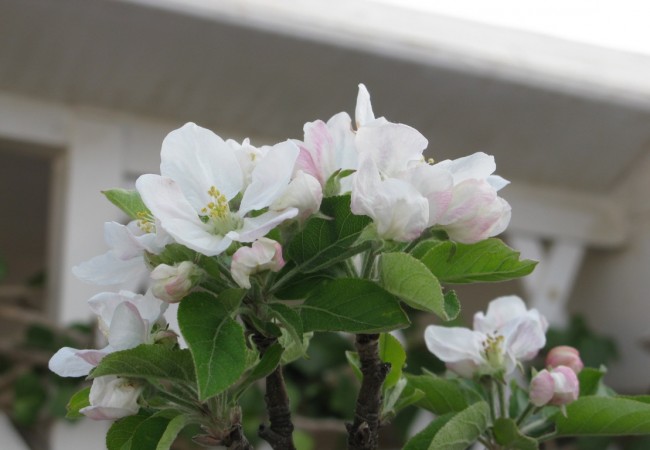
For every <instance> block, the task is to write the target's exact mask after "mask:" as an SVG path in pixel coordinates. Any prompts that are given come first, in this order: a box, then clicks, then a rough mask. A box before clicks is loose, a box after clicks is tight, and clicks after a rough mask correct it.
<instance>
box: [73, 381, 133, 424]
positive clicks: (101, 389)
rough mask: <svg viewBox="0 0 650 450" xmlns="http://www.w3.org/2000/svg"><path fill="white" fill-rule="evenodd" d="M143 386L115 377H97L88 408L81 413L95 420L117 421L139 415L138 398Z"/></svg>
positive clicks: (92, 387)
mask: <svg viewBox="0 0 650 450" xmlns="http://www.w3.org/2000/svg"><path fill="white" fill-rule="evenodd" d="M142 389H143V386H142V385H141V384H140V383H138V382H137V381H135V380H131V379H128V378H120V377H117V376H115V375H106V376H102V377H97V378H95V379H94V380H93V384H92V385H91V386H90V395H89V396H88V400H89V401H90V406H86V407H85V408H82V409H80V410H79V412H80V413H81V414H83V415H85V416H86V417H89V418H91V419H94V420H115V419H120V418H122V417H126V416H132V415H134V414H137V413H138V411H139V410H140V406H139V405H138V397H140V394H141V393H142Z"/></svg>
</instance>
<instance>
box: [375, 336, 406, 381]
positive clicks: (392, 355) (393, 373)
mask: <svg viewBox="0 0 650 450" xmlns="http://www.w3.org/2000/svg"><path fill="white" fill-rule="evenodd" d="M379 358H380V359H381V360H382V361H383V362H386V363H390V372H388V375H387V376H386V379H385V380H384V384H383V386H382V390H383V391H384V392H385V391H386V389H388V388H391V387H393V386H395V385H396V384H397V382H398V381H399V379H400V377H401V376H402V369H403V368H404V364H405V363H406V352H405V351H404V347H402V344H400V342H399V341H398V340H397V339H396V338H395V336H393V335H391V334H388V333H382V334H381V336H379Z"/></svg>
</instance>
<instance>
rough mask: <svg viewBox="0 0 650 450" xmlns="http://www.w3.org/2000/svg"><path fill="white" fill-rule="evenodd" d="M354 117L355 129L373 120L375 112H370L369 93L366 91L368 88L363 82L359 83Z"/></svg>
mask: <svg viewBox="0 0 650 450" xmlns="http://www.w3.org/2000/svg"><path fill="white" fill-rule="evenodd" d="M354 118H355V120H356V122H357V129H359V128H361V127H362V126H364V125H365V124H367V123H368V122H371V121H373V120H375V114H374V113H373V112H372V105H371V104H370V93H368V89H366V86H365V85H363V84H359V93H358V94H357V106H356V108H355V110H354Z"/></svg>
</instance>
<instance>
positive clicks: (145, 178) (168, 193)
mask: <svg viewBox="0 0 650 450" xmlns="http://www.w3.org/2000/svg"><path fill="white" fill-rule="evenodd" d="M135 186H136V188H137V190H138V192H140V195H141V196H142V200H143V201H144V203H145V204H146V205H147V207H148V208H149V209H150V210H151V212H152V213H153V214H154V216H156V218H158V219H159V220H160V224H161V226H162V227H163V228H164V229H165V231H167V232H168V233H169V234H170V235H171V236H172V237H173V238H174V239H175V240H176V241H177V242H179V243H181V244H183V245H185V246H186V247H189V248H191V249H192V250H196V251H197V252H200V253H203V254H204V255H207V256H214V255H218V254H220V253H222V252H223V251H224V250H225V249H227V248H228V246H229V245H230V243H231V242H232V241H231V240H230V239H227V238H224V237H223V236H221V235H218V234H212V233H211V232H210V228H209V226H208V225H206V224H204V223H203V222H201V219H200V218H199V215H198V212H197V210H195V209H194V208H193V207H192V205H190V203H189V202H188V201H187V199H186V198H185V197H184V195H183V193H182V192H181V190H180V187H179V186H178V184H177V183H176V182H175V181H174V180H172V179H170V178H166V177H161V176H159V175H150V174H147V175H142V176H141V177H140V178H138V180H137V181H136V183H135Z"/></svg>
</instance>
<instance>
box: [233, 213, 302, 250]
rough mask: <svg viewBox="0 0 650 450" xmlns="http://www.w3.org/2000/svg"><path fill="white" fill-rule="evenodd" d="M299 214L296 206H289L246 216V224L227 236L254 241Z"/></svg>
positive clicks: (235, 239) (243, 240) (238, 240)
mask: <svg viewBox="0 0 650 450" xmlns="http://www.w3.org/2000/svg"><path fill="white" fill-rule="evenodd" d="M297 215H298V210H297V209H296V208H287V209H285V210H283V211H268V212H265V213H264V214H261V215H259V216H256V217H246V218H245V219H244V226H243V227H242V228H241V229H239V230H234V231H231V232H230V233H228V234H227V237H228V238H230V239H232V240H233V241H237V242H253V241H255V240H256V239H259V238H261V237H262V236H265V235H266V233H268V232H269V231H271V230H272V229H273V228H275V227H276V226H277V225H279V224H281V223H282V222H284V221H285V220H289V219H293V218H294V217H296V216H297Z"/></svg>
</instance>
